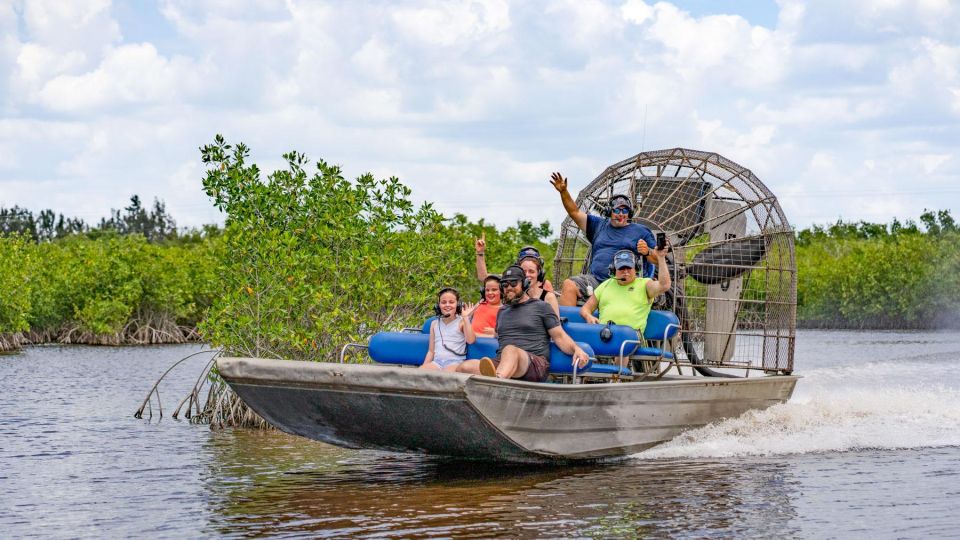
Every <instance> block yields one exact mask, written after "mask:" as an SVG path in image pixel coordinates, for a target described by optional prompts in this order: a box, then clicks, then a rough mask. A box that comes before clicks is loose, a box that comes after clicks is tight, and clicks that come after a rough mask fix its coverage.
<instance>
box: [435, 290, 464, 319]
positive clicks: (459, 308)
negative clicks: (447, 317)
mask: <svg viewBox="0 0 960 540" xmlns="http://www.w3.org/2000/svg"><path fill="white" fill-rule="evenodd" d="M448 292H452V293H453V296H455V297H456V298H457V315H459V314H461V313H463V302H462V301H461V300H460V292H459V291H457V290H456V289H454V288H453V287H444V288H442V289H440V292H438V293H437V303H436V304H434V305H433V313H434V314H435V315H436V316H437V317H439V316H440V315H441V312H440V297H441V296H443V293H448Z"/></svg>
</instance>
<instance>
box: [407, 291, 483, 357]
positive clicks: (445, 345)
mask: <svg viewBox="0 0 960 540" xmlns="http://www.w3.org/2000/svg"><path fill="white" fill-rule="evenodd" d="M476 308H477V305H476V304H466V305H464V304H463V303H462V302H460V293H459V292H457V290H456V289H454V288H452V287H446V288H443V289H440V292H439V293H438V294H437V304H436V305H435V306H434V311H435V312H436V313H437V318H436V320H434V321H433V322H432V323H431V324H430V344H429V347H428V349H427V355H426V356H425V357H424V359H423V365H421V366H420V368H421V369H437V370H443V371H456V370H457V366H459V365H460V363H461V362H463V361H464V360H466V358H467V345H468V344H470V343H473V342H475V341H476V340H477V336H476V334H474V332H473V326H472V325H471V324H470V323H469V322H466V320H467V317H469V316H470V314H471V313H473V310H475V309H476ZM461 314H462V316H461Z"/></svg>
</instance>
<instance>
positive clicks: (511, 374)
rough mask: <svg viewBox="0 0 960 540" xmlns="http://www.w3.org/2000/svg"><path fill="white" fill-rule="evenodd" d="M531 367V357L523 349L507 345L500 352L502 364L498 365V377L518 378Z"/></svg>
mask: <svg viewBox="0 0 960 540" xmlns="http://www.w3.org/2000/svg"><path fill="white" fill-rule="evenodd" d="M529 367H530V357H529V356H527V352H526V351H524V350H523V349H520V348H517V347H514V346H513V345H507V346H506V347H504V348H503V351H502V352H501V353H500V365H499V366H497V377H500V378H501V379H518V378H520V377H523V374H524V373H526V372H527V369H528V368H529Z"/></svg>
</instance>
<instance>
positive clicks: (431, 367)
mask: <svg viewBox="0 0 960 540" xmlns="http://www.w3.org/2000/svg"><path fill="white" fill-rule="evenodd" d="M420 369H429V370H433V371H436V370H438V369H440V366H438V365H437V364H436V363H434V362H427V363H426V364H420Z"/></svg>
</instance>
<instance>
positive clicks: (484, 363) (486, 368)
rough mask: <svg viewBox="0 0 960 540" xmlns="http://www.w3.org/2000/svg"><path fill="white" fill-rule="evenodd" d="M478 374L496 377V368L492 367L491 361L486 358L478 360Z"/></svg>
mask: <svg viewBox="0 0 960 540" xmlns="http://www.w3.org/2000/svg"><path fill="white" fill-rule="evenodd" d="M480 374H481V375H485V376H487V377H496V376H497V367H496V366H494V365H493V360H491V359H489V358H487V357H486V356H484V357H483V358H481V359H480Z"/></svg>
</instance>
